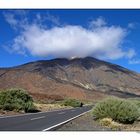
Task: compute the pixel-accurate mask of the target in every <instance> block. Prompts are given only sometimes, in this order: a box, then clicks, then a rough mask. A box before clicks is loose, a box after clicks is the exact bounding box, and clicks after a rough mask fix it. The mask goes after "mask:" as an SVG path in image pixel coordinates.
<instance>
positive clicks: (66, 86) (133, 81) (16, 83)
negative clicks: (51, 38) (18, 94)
mask: <svg viewBox="0 0 140 140" xmlns="http://www.w3.org/2000/svg"><path fill="white" fill-rule="evenodd" d="M7 88H23V89H25V90H27V91H28V92H29V93H30V94H31V95H32V96H33V98H34V99H36V100H45V101H47V100H48V101H49V100H62V99H64V98H75V99H80V100H91V101H93V100H97V99H102V98H104V97H106V96H108V95H110V96H112V95H113V96H118V97H124V98H127V97H140V75H139V74H138V73H135V72H133V71H130V70H128V69H125V68H123V67H121V66H118V65H114V64H111V63H108V62H105V61H100V60H98V59H95V58H92V57H87V58H76V59H72V60H68V59H53V60H43V61H36V62H31V63H27V64H24V65H20V66H16V67H12V68H0V90H3V89H7Z"/></svg>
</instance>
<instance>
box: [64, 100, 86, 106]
mask: <svg viewBox="0 0 140 140" xmlns="http://www.w3.org/2000/svg"><path fill="white" fill-rule="evenodd" d="M63 104H64V105H65V106H72V107H81V106H82V105H83V103H82V102H80V101H78V100H76V99H67V100H65V101H64V103H63Z"/></svg>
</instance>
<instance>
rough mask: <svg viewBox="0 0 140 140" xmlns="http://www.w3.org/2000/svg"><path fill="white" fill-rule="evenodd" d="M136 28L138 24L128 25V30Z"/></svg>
mask: <svg viewBox="0 0 140 140" xmlns="http://www.w3.org/2000/svg"><path fill="white" fill-rule="evenodd" d="M135 27H136V23H132V22H131V23H128V28H130V29H134V28H135Z"/></svg>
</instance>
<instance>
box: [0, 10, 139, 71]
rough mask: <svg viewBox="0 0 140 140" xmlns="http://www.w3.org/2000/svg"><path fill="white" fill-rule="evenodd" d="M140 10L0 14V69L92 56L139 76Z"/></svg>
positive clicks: (32, 11) (27, 11) (0, 11)
mask: <svg viewBox="0 0 140 140" xmlns="http://www.w3.org/2000/svg"><path fill="white" fill-rule="evenodd" d="M139 44H140V10H0V67H11V66H16V65H20V64H23V63H27V62H30V61H36V60H42V59H53V58H57V57H64V58H68V59H72V58H75V57H86V56H92V57H96V58H99V59H102V60H105V61H108V62H111V63H115V64H118V65H121V66H123V67H126V68H128V69H131V70H133V71H137V72H140V55H139V54H140V47H139Z"/></svg>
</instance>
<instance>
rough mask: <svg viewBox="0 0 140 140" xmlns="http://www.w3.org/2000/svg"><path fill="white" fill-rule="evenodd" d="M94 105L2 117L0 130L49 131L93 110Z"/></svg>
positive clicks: (0, 118)
mask: <svg viewBox="0 0 140 140" xmlns="http://www.w3.org/2000/svg"><path fill="white" fill-rule="evenodd" d="M91 108H92V106H83V107H78V108H72V109H63V110H59V111H52V112H39V113H31V114H24V115H15V116H7V117H0V131H47V130H52V128H53V127H54V126H58V125H60V124H63V123H64V122H67V121H68V120H71V119H73V118H76V117H77V116H80V114H83V113H84V112H87V111H89V110H91Z"/></svg>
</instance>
